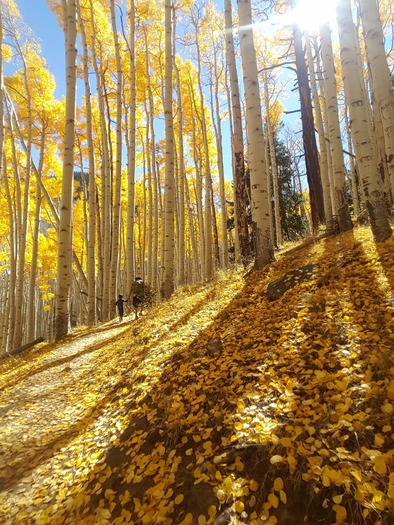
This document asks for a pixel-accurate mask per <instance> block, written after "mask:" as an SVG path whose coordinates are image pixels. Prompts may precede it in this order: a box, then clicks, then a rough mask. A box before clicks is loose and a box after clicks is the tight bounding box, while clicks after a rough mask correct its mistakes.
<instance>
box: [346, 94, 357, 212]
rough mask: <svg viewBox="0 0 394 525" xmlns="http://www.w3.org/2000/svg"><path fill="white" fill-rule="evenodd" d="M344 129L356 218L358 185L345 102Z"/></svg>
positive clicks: (347, 107) (347, 110) (347, 108)
mask: <svg viewBox="0 0 394 525" xmlns="http://www.w3.org/2000/svg"><path fill="white" fill-rule="evenodd" d="M345 129H346V141H347V151H348V154H349V157H350V158H349V165H350V185H351V192H352V200H353V213H354V215H355V216H356V217H358V216H359V214H360V202H359V195H358V184H357V175H356V162H355V157H354V154H353V142H352V134H351V131H350V122H349V106H348V104H347V102H346V100H345Z"/></svg>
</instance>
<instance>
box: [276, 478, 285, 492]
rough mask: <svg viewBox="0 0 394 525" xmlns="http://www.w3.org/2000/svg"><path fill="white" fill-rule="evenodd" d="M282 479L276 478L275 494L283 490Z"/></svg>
mask: <svg viewBox="0 0 394 525" xmlns="http://www.w3.org/2000/svg"><path fill="white" fill-rule="evenodd" d="M283 486H284V485H283V479H282V478H276V480H275V481H274V490H275V491H276V492H280V491H281V490H283Z"/></svg>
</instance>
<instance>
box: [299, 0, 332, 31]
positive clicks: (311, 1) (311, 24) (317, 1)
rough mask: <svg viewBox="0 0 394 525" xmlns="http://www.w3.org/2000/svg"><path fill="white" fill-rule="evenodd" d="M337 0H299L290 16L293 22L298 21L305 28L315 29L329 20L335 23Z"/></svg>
mask: <svg viewBox="0 0 394 525" xmlns="http://www.w3.org/2000/svg"><path fill="white" fill-rule="evenodd" d="M336 3H337V0H334V1H332V0H298V2H297V5H296V7H295V8H294V9H293V10H292V12H291V14H290V16H291V18H292V23H297V24H298V25H300V26H301V28H302V29H304V30H309V31H314V30H316V29H318V28H319V26H321V25H323V24H325V23H326V22H329V23H330V25H332V24H333V23H335V5H336Z"/></svg>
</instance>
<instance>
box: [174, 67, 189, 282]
mask: <svg viewBox="0 0 394 525" xmlns="http://www.w3.org/2000/svg"><path fill="white" fill-rule="evenodd" d="M174 67H175V75H176V89H177V121H178V150H179V154H178V188H179V189H178V195H179V226H178V282H179V284H184V283H185V282H186V265H185V262H186V261H185V259H186V249H185V234H186V232H185V229H186V224H185V200H186V195H185V193H186V184H187V181H186V175H185V159H184V156H185V152H184V144H183V107H182V89H181V75H180V71H179V66H178V65H177V64H176V63H175V66H174Z"/></svg>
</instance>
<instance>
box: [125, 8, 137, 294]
mask: <svg viewBox="0 0 394 525" xmlns="http://www.w3.org/2000/svg"><path fill="white" fill-rule="evenodd" d="M134 4H135V3H134V0H129V16H128V20H129V42H128V50H129V58H130V76H129V83H130V100H129V111H128V113H129V115H128V117H129V120H128V131H129V132H128V135H127V234H126V281H127V285H128V287H130V286H131V283H132V282H133V281H134V277H135V276H134V272H135V247H134V221H135V216H134V214H135V150H136V97H137V95H136V71H135V69H136V65H135V5H134Z"/></svg>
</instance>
